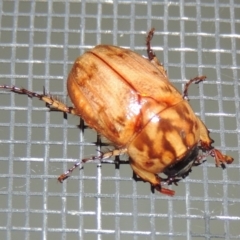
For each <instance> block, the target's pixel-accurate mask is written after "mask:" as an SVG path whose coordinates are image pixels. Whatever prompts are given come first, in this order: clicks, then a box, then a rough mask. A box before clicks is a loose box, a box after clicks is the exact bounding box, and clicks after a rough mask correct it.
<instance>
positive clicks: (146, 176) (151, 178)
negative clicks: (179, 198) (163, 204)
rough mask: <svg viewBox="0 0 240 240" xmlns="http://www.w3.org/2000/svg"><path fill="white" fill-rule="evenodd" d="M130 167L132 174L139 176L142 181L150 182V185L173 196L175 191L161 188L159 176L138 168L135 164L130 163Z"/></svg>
mask: <svg viewBox="0 0 240 240" xmlns="http://www.w3.org/2000/svg"><path fill="white" fill-rule="evenodd" d="M131 167H132V169H133V171H134V173H135V175H134V176H136V175H137V176H138V177H140V178H141V179H142V180H143V181H146V182H149V183H151V185H152V186H153V187H154V188H155V189H156V190H157V191H159V192H161V193H163V194H166V195H169V196H173V195H174V194H175V191H173V190H171V189H168V188H163V187H162V185H161V178H160V177H159V176H158V175H157V174H153V173H151V172H147V171H145V170H143V169H140V168H139V167H137V166H135V165H134V164H131Z"/></svg>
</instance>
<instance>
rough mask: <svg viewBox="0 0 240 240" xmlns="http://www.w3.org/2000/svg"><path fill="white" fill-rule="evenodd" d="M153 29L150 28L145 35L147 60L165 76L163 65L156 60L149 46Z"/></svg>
mask: <svg viewBox="0 0 240 240" xmlns="http://www.w3.org/2000/svg"><path fill="white" fill-rule="evenodd" d="M154 31H155V29H154V28H152V29H151V30H150V31H149V32H148V35H147V39H146V45H147V54H148V59H149V61H150V62H151V63H152V64H153V65H154V66H155V67H157V68H158V70H159V71H160V72H161V73H162V75H163V76H164V77H167V71H166V70H165V69H164V67H163V65H162V64H161V63H160V62H159V61H158V59H157V57H156V55H155V53H154V51H153V49H152V48H151V41H152V39H153V35H154Z"/></svg>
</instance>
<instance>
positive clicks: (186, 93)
mask: <svg viewBox="0 0 240 240" xmlns="http://www.w3.org/2000/svg"><path fill="white" fill-rule="evenodd" d="M206 78H207V77H206V76H198V77H195V78H192V79H190V80H189V81H188V82H187V83H186V84H185V86H184V90H183V99H185V100H189V99H188V88H189V86H190V84H192V83H193V82H194V83H195V84H198V83H200V82H202V81H204V80H205V79H206Z"/></svg>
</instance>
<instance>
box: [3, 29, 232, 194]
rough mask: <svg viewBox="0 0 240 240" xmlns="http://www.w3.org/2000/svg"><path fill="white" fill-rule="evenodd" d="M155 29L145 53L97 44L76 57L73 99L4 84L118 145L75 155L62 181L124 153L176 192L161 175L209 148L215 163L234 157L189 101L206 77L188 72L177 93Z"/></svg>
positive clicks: (185, 168)
mask: <svg viewBox="0 0 240 240" xmlns="http://www.w3.org/2000/svg"><path fill="white" fill-rule="evenodd" d="M153 33H154V29H152V30H151V31H150V32H149V34H148V36H147V53H148V59H146V58H144V57H142V56H140V55H139V54H137V53H135V52H133V51H131V50H128V49H124V48H120V47H116V46H109V45H98V46H96V47H94V48H93V49H90V50H89V51H87V52H85V53H84V54H83V55H82V56H80V57H79V58H77V59H76V61H75V63H74V65H73V67H72V70H71V71H70V73H69V76H68V80H67V89H68V95H69V97H70V99H71V101H72V103H73V107H68V106H66V105H65V104H63V103H62V102H60V101H59V100H57V99H55V98H53V97H51V96H50V95H47V94H45V93H43V94H38V93H35V92H31V91H29V90H26V89H23V88H17V87H10V86H6V85H2V86H0V88H4V89H8V90H10V91H12V92H15V93H20V94H26V95H28V96H29V97H36V98H39V99H40V100H42V101H44V102H45V103H47V105H48V106H49V107H50V108H54V109H56V110H59V111H62V112H65V113H70V114H73V115H76V116H79V117H82V118H83V119H84V121H85V122H86V123H87V125H88V126H89V127H91V128H93V129H95V130H96V131H97V132H98V133H100V134H101V135H103V136H104V137H106V138H107V139H108V140H109V141H111V142H112V143H113V145H114V146H115V148H116V149H115V150H113V151H110V152H107V153H102V154H101V155H100V156H97V157H92V158H88V159H83V160H81V161H80V162H78V163H76V164H75V165H74V166H73V167H72V168H71V169H69V170H68V171H67V172H65V173H64V174H62V175H60V177H59V178H58V180H59V181H60V182H62V181H63V180H65V179H66V178H68V177H69V175H70V174H71V172H72V171H73V170H74V169H75V168H76V167H78V166H79V165H81V163H83V162H87V161H89V160H95V159H97V160H104V159H106V158H109V157H111V156H118V155H121V154H123V153H127V154H128V155H129V159H130V160H129V161H130V165H131V167H132V169H133V171H134V173H135V174H136V175H137V176H138V177H140V178H141V179H142V180H144V181H147V182H149V183H150V184H151V185H152V187H153V188H155V189H156V190H158V191H160V192H161V193H164V194H167V195H171V196H172V195H174V191H173V190H170V189H167V188H164V187H163V186H162V183H165V182H167V183H168V184H171V183H175V184H176V183H177V182H178V181H179V179H180V178H181V177H185V176H187V175H188V174H189V172H190V171H191V167H192V166H195V165H198V164H200V163H201V161H202V159H203V158H204V157H205V156H208V155H210V156H212V157H213V158H214V159H215V162H216V166H219V165H222V166H223V165H224V164H225V163H227V164H230V163H232V161H233V158H232V157H230V156H227V155H223V154H222V153H221V152H220V151H219V150H217V149H215V148H214V147H213V146H212V142H213V140H212V139H211V138H210V137H209V132H208V130H207V128H206V127H205V125H204V124H203V122H202V121H201V120H200V119H199V118H198V117H197V116H196V115H195V113H194V112H193V110H192V108H191V107H190V105H189V103H188V99H187V89H188V86H189V84H190V83H192V82H195V83H196V82H200V81H202V80H204V79H205V78H206V77H205V76H202V77H196V78H194V79H192V80H190V81H189V83H187V84H186V86H185V90H184V94H183V95H182V94H180V93H179V91H178V90H177V89H176V88H175V87H174V86H173V85H172V84H171V83H170V81H169V79H168V77H167V74H166V71H165V69H164V67H163V65H161V64H160V63H159V62H158V60H157V58H156V56H155V54H154V52H153V50H152V49H151V45H150V42H151V39H152V37H153ZM200 151H201V152H203V153H202V154H200ZM160 173H165V174H166V175H167V178H161V177H160V176H159V175H158V174H160Z"/></svg>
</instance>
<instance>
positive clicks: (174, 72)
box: [0, 0, 240, 240]
mask: <svg viewBox="0 0 240 240" xmlns="http://www.w3.org/2000/svg"><path fill="white" fill-rule="evenodd" d="M239 16H240V4H239V3H238V2H237V1H229V2H228V3H227V4H226V2H225V1H141V2H140V1H113V2H111V1H108V2H107V1H100V0H99V1H81V2H76V1H72V2H67V3H66V2H65V1H56V2H55V1H46V2H45V1H31V2H30V1H26V2H24V1H20V2H19V1H11V2H10V1H9V2H7V1H5V2H4V1H3V2H0V82H1V84H2V83H5V84H11V85H16V86H19V87H26V88H28V89H32V90H34V91H37V92H41V91H42V87H43V86H45V88H46V89H47V91H50V93H51V94H53V95H57V96H59V97H60V98H61V99H63V101H64V102H68V104H69V105H70V104H71V103H70V101H69V100H68V99H67V92H66V87H65V84H66V79H67V75H68V72H69V71H70V69H71V65H72V64H73V62H74V60H75V59H76V57H77V56H78V55H80V54H82V53H83V52H84V51H86V50H87V49H89V48H92V47H93V46H95V45H97V44H100V43H103V44H114V45H119V46H123V47H129V48H131V49H133V50H136V51H137V52H139V53H140V54H145V55H146V52H145V48H146V47H145V36H146V31H147V30H149V29H150V28H151V27H152V26H154V27H155V28H156V32H155V37H154V39H153V42H152V44H153V47H154V50H155V51H156V54H157V56H158V58H159V60H161V61H162V62H163V63H164V66H165V68H166V69H167V71H168V74H169V78H170V79H171V81H172V82H173V83H174V84H175V85H176V86H177V87H178V89H180V90H181V89H182V88H183V83H184V82H185V80H186V79H189V78H191V77H194V76H196V75H202V74H204V75H207V77H208V79H207V81H206V82H205V83H203V84H200V85H198V86H192V87H191V89H190V92H189V95H190V99H191V100H190V103H191V105H192V106H193V109H194V111H195V112H196V114H197V115H199V116H200V117H201V119H202V120H203V121H204V122H205V123H206V125H207V126H208V128H209V129H210V131H211V137H212V138H213V139H214V140H215V144H214V145H215V146H216V147H218V148H220V149H221V150H222V151H223V152H227V153H228V154H229V155H232V156H233V157H234V158H235V162H234V163H233V164H232V165H229V166H227V169H225V170H224V171H222V170H221V169H216V168H215V165H214V162H213V160H212V159H208V162H206V163H204V164H203V165H201V166H199V167H196V168H194V169H193V172H192V173H191V174H190V176H189V177H188V178H186V179H185V180H183V181H181V182H180V183H179V186H178V187H175V186H173V187H172V188H173V189H174V190H175V191H176V195H175V196H174V197H172V198H171V197H167V196H164V195H161V194H158V193H155V194H152V193H151V191H150V186H149V184H148V183H143V182H135V181H133V180H132V178H131V177H132V171H131V168H130V166H128V165H125V164H123V165H120V169H119V170H118V169H115V167H114V165H113V164H102V166H101V167H100V166H99V165H97V164H86V165H85V166H84V170H80V171H76V172H75V173H74V174H73V176H71V178H69V179H68V180H67V181H66V182H65V183H63V184H59V183H57V180H56V179H57V177H58V175H59V174H61V173H62V172H63V171H65V170H66V169H68V168H69V167H71V165H72V164H73V163H74V162H75V161H76V160H77V159H79V158H83V157H87V156H92V155H96V154H97V151H96V150H97V148H98V147H96V144H95V143H96V141H97V135H96V133H95V132H94V131H93V130H91V129H88V128H86V129H84V131H81V130H80V129H78V127H77V125H79V124H80V120H79V119H78V118H76V117H71V116H68V118H67V119H64V118H63V115H62V114H61V113H56V112H51V113H50V112H48V111H47V109H46V107H45V106H44V104H43V103H41V102H40V101H38V100H31V99H29V98H27V97H26V96H19V95H17V94H11V93H8V92H6V91H1V95H0V99H1V101H0V111H1V114H0V132H1V137H0V143H1V144H0V153H1V154H0V160H1V161H0V164H1V167H0V172H1V174H0V177H1V183H0V186H1V187H0V193H1V194H0V239H71V240H72V239H123V238H124V239H147V238H151V239H163V240H164V239H178V240H180V239H219V238H220V239H238V238H239V237H240V229H239V224H240V210H239V209H240V200H239V199H240V171H239V145H240V123H239V119H240V118H239V117H240V116H239V112H240V111H239V110H240V109H239V91H240V87H239V86H240V84H239V65H240V57H239V53H240V50H239V49H240V45H239V38H240V27H239V23H240V20H239Z"/></svg>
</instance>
